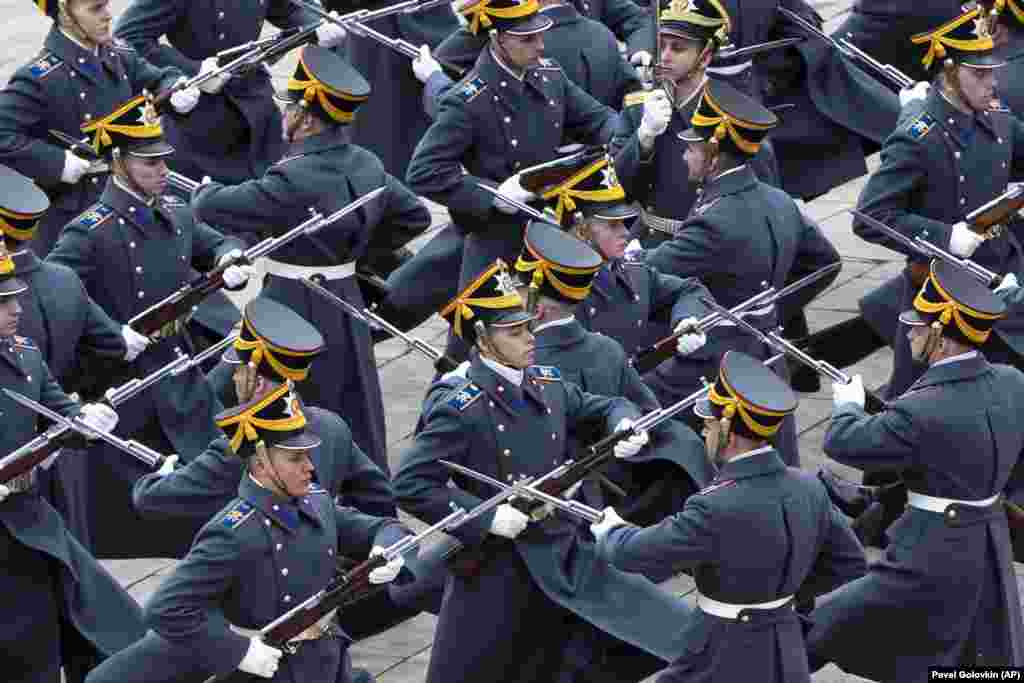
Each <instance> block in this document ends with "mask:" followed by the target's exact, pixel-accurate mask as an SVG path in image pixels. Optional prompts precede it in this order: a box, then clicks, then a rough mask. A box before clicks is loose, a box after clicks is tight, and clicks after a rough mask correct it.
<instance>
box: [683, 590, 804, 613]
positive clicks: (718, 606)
mask: <svg viewBox="0 0 1024 683" xmlns="http://www.w3.org/2000/svg"><path fill="white" fill-rule="evenodd" d="M792 601H793V596H792V595H787V596H786V597H784V598H779V599H778V600H772V601H771V602H756V603H753V604H750V605H739V604H733V603H729V602H719V601H718V600H712V599H711V598H709V597H707V596H706V595H701V594H700V593H698V594H697V607H699V608H700V609H701V611H702V612H704V613H705V614H710V615H711V616H713V617H721V618H722V619H736V618H737V617H739V615H740V612H742V611H743V610H745V609H778V608H779V607H785V606H786V604H787V603H790V602H792Z"/></svg>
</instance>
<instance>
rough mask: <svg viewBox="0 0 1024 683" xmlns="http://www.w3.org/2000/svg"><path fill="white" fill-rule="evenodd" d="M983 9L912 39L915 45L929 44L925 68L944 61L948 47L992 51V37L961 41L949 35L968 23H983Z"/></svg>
mask: <svg viewBox="0 0 1024 683" xmlns="http://www.w3.org/2000/svg"><path fill="white" fill-rule="evenodd" d="M980 13H981V9H980V8H978V7H975V8H974V9H973V10H971V11H970V12H967V13H965V14H963V15H961V16H959V17H957V18H956V19H954V20H953V21H950V22H949V23H946V24H943V25H942V26H940V27H939V28H937V29H935V30H934V31H932V32H931V33H926V34H923V35H916V36H913V37H912V38H911V39H910V42H911V43H913V44H914V45H921V44H923V43H929V45H928V52H927V53H926V54H925V56H924V58H923V59H922V60H921V63H922V64H924V66H925V68H929V67H931V65H932V63H933V62H934V61H935V60H936V59H942V58H944V57H945V56H946V46H948V47H951V48H953V49H955V50H961V51H964V52H980V51H982V50H991V49H993V48H994V47H995V44H994V43H993V42H992V36H990V35H987V34H986V35H979V36H978V37H977V38H972V39H970V40H959V39H956V38H949V37H947V34H948V33H949V32H950V31H953V30H955V29H957V28H959V27H960V26H962V25H964V24H966V23H967V22H968V21H983V19H982V18H981V17H980V16H979V15H980Z"/></svg>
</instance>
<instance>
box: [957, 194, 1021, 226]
mask: <svg viewBox="0 0 1024 683" xmlns="http://www.w3.org/2000/svg"><path fill="white" fill-rule="evenodd" d="M1022 207H1024V183H1009V184H1008V185H1007V186H1006V192H1003V193H1002V194H1001V195H999V196H998V197H996V198H995V199H990V200H989V201H987V202H985V203H984V204H982V205H981V206H979V207H978V208H976V209H975V210H974V211H971V212H970V213H969V214H967V216H965V217H964V222H965V223H967V227H968V228H970V229H971V230H972V231H974V232H976V233H978V234H979V235H984V236H985V237H986V238H993V237H999V236H1000V235H1002V233H1003V229H1004V228H1005V226H1006V223H1007V221H1008V220H1009V219H1010V218H1012V217H1013V216H1014V215H1015V214H1016V213H1017V212H1018V211H1020V209H1021V208H1022Z"/></svg>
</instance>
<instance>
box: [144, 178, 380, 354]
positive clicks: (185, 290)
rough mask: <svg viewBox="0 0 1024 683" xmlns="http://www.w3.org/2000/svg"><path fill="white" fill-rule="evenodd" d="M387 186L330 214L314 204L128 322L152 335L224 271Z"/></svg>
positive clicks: (216, 285)
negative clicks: (300, 217)
mask: <svg viewBox="0 0 1024 683" xmlns="http://www.w3.org/2000/svg"><path fill="white" fill-rule="evenodd" d="M384 190H385V188H384V187H378V188H377V189H375V190H372V191H371V192H367V193H366V194H364V195H363V196H362V197H360V198H359V199H357V200H355V201H354V202H352V203H351V204H348V205H347V206H344V207H342V208H340V209H338V210H337V211H335V212H334V213H332V214H330V215H328V216H324V215H323V214H321V213H320V212H318V211H316V210H315V209H312V208H311V209H310V212H311V213H312V216H310V217H309V218H308V219H306V220H305V221H304V222H302V223H300V224H298V225H296V226H295V227H294V228H292V229H291V230H289V231H288V232H286V233H284V234H283V235H281V236H279V237H268V238H266V239H265V240H263V241H262V242H260V243H258V244H255V245H253V246H251V247H249V248H248V249H246V250H245V251H244V252H242V254H241V255H239V256H236V257H234V258H231V259H228V260H227V261H225V262H224V263H222V264H220V265H218V266H217V267H216V268H214V269H213V270H210V271H208V272H206V273H203V274H201V275H198V276H197V277H196V278H195V279H193V280H192V281H191V282H189V283H188V284H186V285H183V286H182V287H181V288H180V289H178V290H177V291H175V292H173V293H172V294H171V295H169V296H167V297H165V298H164V299H162V300H161V301H158V302H156V303H155V304H153V305H152V306H150V307H149V308H147V309H146V310H144V311H142V312H141V313H139V314H138V315H136V316H135V317H133V318H132V319H131V320H129V321H128V324H129V325H131V327H132V329H133V330H135V331H136V332H138V333H139V334H144V335H146V336H149V335H152V334H153V333H154V332H156V331H157V330H159V329H160V328H161V327H163V326H164V325H166V324H168V323H171V322H174V321H176V320H177V319H178V318H180V317H181V316H183V315H186V314H188V313H189V312H191V311H192V310H193V309H194V308H195V307H196V306H198V305H199V302H201V301H202V300H203V299H205V298H206V297H207V296H209V295H210V294H212V293H213V292H215V291H217V290H219V289H220V288H222V287H223V286H224V271H225V270H227V269H228V268H230V267H231V266H237V265H242V264H245V265H249V264H252V263H253V262H254V261H255V260H256V259H258V258H260V257H261V256H266V255H267V254H269V253H271V252H273V251H275V250H277V249H279V248H281V247H283V246H284V245H286V244H288V243H289V242H292V241H293V240H295V239H297V238H298V237H299V236H301V235H312V234H313V233H315V232H317V231H318V230H320V229H321V228H323V227H324V226H325V225H330V224H331V223H334V222H335V221H337V220H338V219H340V218H342V217H343V216H345V215H347V214H349V213H352V212H353V211H355V210H356V209H358V208H359V207H361V206H363V205H364V204H367V203H368V202H370V201H372V200H374V199H376V198H377V196H378V195H379V194H380V193H382V192H383V191H384Z"/></svg>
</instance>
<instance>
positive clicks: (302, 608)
mask: <svg viewBox="0 0 1024 683" xmlns="http://www.w3.org/2000/svg"><path fill="white" fill-rule="evenodd" d="M506 497H507V496H506ZM500 502H501V500H499V501H498V502H497V503H495V504H494V505H498V504H500ZM494 505H492V506H491V507H494ZM478 507H479V506H478ZM452 508H453V510H452V512H451V514H449V515H447V516H446V517H445V518H444V519H442V520H441V521H440V522H438V523H437V524H434V525H433V526H430V527H427V528H426V529H424V530H423V531H421V532H420V533H418V534H416V535H415V536H406V537H405V538H403V539H402V540H400V541H398V542H396V543H394V544H392V545H389V546H388V547H387V548H385V549H384V551H383V552H382V553H381V554H379V555H374V556H372V557H370V558H369V559H367V560H364V561H363V562H361V563H359V564H358V565H356V566H355V567H353V568H352V569H350V570H349V571H347V572H345V573H344V574H339V575H338V576H336V577H334V579H332V580H331V582H330V583H328V584H327V586H325V587H324V588H322V589H320V590H319V591H317V592H316V593H314V594H313V595H311V596H309V597H308V598H306V599H305V600H303V601H302V602H300V603H299V604H298V605H296V606H295V607H293V608H291V609H290V610H288V611H287V612H285V613H284V614H282V615H281V616H279V617H278V618H277V619H274V620H273V621H272V622H270V623H269V624H267V625H266V626H264V627H263V628H261V629H260V630H259V634H260V639H261V640H262V641H263V642H264V643H266V644H267V645H269V646H271V647H275V648H277V649H279V650H282V651H284V652H285V653H287V654H295V652H296V648H295V647H294V646H293V645H291V644H290V643H289V641H290V640H292V639H293V638H296V637H297V636H298V635H299V634H300V633H302V632H303V631H305V630H306V629H307V628H309V627H310V626H312V625H313V624H315V623H317V622H318V621H320V620H321V619H324V618H325V617H329V616H330V615H331V613H332V612H334V611H335V610H337V609H339V608H343V607H344V606H345V605H347V604H349V603H351V602H354V601H355V600H356V599H358V598H359V596H360V595H361V594H363V593H365V592H366V591H367V590H369V588H370V585H371V584H370V572H372V571H373V570H374V569H377V568H378V567H383V566H384V565H385V564H387V563H388V562H390V561H391V560H394V559H395V558H397V557H401V556H402V555H404V554H405V553H407V552H409V551H410V550H412V549H413V548H416V547H417V546H419V545H420V544H421V543H422V542H423V541H424V540H425V539H427V538H428V537H430V536H432V535H434V534H435V533H437V532H438V531H445V532H448V531H452V530H454V529H456V528H458V527H459V526H461V525H462V524H465V523H466V522H467V521H469V520H470V519H473V518H474V517H476V516H479V515H480V514H483V512H484V511H481V512H479V513H477V514H476V515H473V514H472V513H470V514H467V513H466V511H465V510H463V509H462V508H460V507H456V506H455V505H454V504H452ZM488 509H490V508H488ZM474 512H475V509H474ZM252 677H253V676H252V674H248V673H245V672H242V671H238V670H235V671H232V672H231V673H229V674H227V675H225V676H217V675H213V676H210V677H209V678H207V679H206V681H205V683H213V681H221V682H222V683H241V682H242V681H249V680H252Z"/></svg>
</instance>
